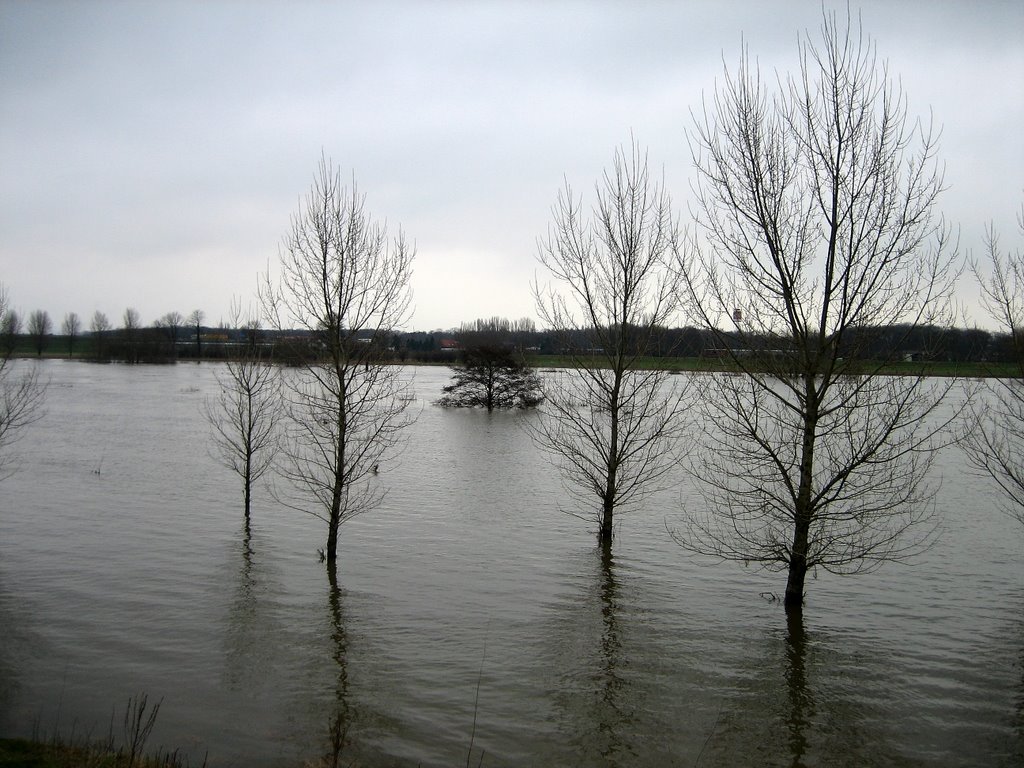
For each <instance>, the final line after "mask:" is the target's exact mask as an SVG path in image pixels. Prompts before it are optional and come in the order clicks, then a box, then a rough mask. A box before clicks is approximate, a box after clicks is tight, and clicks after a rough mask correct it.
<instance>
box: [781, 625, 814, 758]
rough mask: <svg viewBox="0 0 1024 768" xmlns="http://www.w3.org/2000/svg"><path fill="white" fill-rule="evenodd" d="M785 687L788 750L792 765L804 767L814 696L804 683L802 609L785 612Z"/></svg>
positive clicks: (805, 675)
mask: <svg viewBox="0 0 1024 768" xmlns="http://www.w3.org/2000/svg"><path fill="white" fill-rule="evenodd" d="M786 629H787V636H786V689H787V691H788V692H789V718H788V720H787V723H786V724H787V727H788V730H789V750H790V754H791V756H792V758H793V761H792V768H804V766H805V765H806V764H805V763H804V758H805V756H806V754H807V746H808V744H807V729H808V728H809V726H810V724H811V722H812V721H813V719H814V699H813V697H812V696H811V693H810V691H809V689H808V687H807V672H806V668H805V661H806V659H805V653H806V649H805V640H806V637H805V635H804V617H803V611H800V610H790V611H787V612H786Z"/></svg>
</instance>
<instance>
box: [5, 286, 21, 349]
mask: <svg viewBox="0 0 1024 768" xmlns="http://www.w3.org/2000/svg"><path fill="white" fill-rule="evenodd" d="M5 301H6V299H5ZM20 333H21V315H19V314H18V313H17V312H16V311H15V310H13V309H11V308H10V307H8V306H5V307H4V311H3V314H0V336H2V337H3V354H4V355H5V356H6V357H10V356H11V355H12V354H14V347H15V345H16V343H17V341H18V335H19V334H20Z"/></svg>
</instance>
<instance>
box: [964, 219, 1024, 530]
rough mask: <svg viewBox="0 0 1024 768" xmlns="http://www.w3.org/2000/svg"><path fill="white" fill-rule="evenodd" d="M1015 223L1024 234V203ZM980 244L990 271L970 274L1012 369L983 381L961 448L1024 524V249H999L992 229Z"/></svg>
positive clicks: (997, 237) (978, 268) (1009, 510)
mask: <svg viewBox="0 0 1024 768" xmlns="http://www.w3.org/2000/svg"><path fill="white" fill-rule="evenodd" d="M1017 226H1018V228H1019V231H1020V233H1021V234H1022V235H1024V207H1022V208H1021V210H1020V212H1019V213H1018V214H1017ZM985 246H986V251H987V253H988V257H989V261H990V262H991V273H990V274H988V275H987V276H986V275H985V273H984V272H983V270H982V268H981V266H980V265H978V264H974V265H973V272H974V275H975V278H976V279H977V281H978V284H979V285H980V286H981V299H982V304H983V306H984V308H985V310H986V311H987V312H988V314H989V317H991V318H992V320H994V321H995V322H996V323H997V324H998V326H999V328H1000V330H1002V331H1003V333H1005V334H1007V336H1008V338H1009V344H1010V349H1011V352H1012V356H1013V369H1012V372H1011V373H1010V374H1009V375H1002V376H999V377H992V378H988V379H986V380H985V381H984V384H983V388H984V389H985V390H986V391H985V392H984V397H981V398H978V399H976V400H974V401H973V402H972V407H971V412H970V413H971V418H970V427H971V429H969V431H968V432H967V435H966V438H965V440H964V448H965V449H966V451H967V456H968V458H969V460H970V462H971V464H972V465H973V466H974V467H975V468H977V469H979V470H980V471H982V472H983V473H985V474H987V475H988V476H989V477H991V478H992V479H993V480H994V481H995V482H996V484H997V485H998V486H999V489H1000V490H1001V491H1002V493H1003V495H1004V497H1005V500H1006V502H1008V503H1007V504H1006V508H1007V511H1008V512H1009V513H1010V514H1012V515H1013V516H1014V517H1016V518H1017V519H1018V520H1020V521H1021V522H1022V523H1024V251H1022V250H1021V249H1020V248H1018V249H1016V250H1014V251H1008V252H1004V251H1002V249H1000V247H999V236H998V234H997V233H996V230H995V228H994V227H989V229H988V232H987V235H986V243H985Z"/></svg>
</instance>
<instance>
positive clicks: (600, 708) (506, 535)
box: [0, 361, 1024, 766]
mask: <svg viewBox="0 0 1024 768" xmlns="http://www.w3.org/2000/svg"><path fill="white" fill-rule="evenodd" d="M43 368H44V369H45V373H46V375H48V376H49V377H50V380H51V384H50V389H49V392H48V395H47V405H46V409H47V413H46V417H45V419H44V420H42V421H40V422H38V423H37V424H35V425H34V426H33V427H32V428H31V430H30V431H29V432H28V433H27V434H26V436H25V438H24V439H23V440H22V441H21V442H20V443H19V444H18V445H17V450H18V452H19V453H20V454H21V466H20V468H19V471H18V472H17V474H15V475H14V476H13V477H11V478H9V479H7V480H4V481H3V482H2V483H0V735H7V736H11V735H29V734H31V733H32V732H33V729H34V728H37V729H41V730H43V731H46V732H52V731H53V730H59V731H61V732H62V733H65V734H68V733H70V732H71V731H72V729H74V730H75V732H76V733H82V732H88V731H90V730H91V731H92V732H94V733H98V734H99V733H102V734H105V733H106V732H107V729H108V726H109V722H110V718H111V713H112V711H114V710H116V711H117V716H118V717H120V713H121V712H122V711H123V707H124V703H125V702H126V701H127V699H128V697H129V696H131V695H132V694H135V693H138V692H140V691H145V692H147V693H148V694H149V696H150V698H151V699H153V698H162V700H163V704H162V708H161V710H160V716H159V720H158V724H157V728H156V730H155V732H154V736H153V742H152V745H153V746H156V745H157V744H162V745H164V746H165V747H172V748H173V747H179V748H182V749H183V750H185V751H186V752H187V753H188V754H189V755H190V756H192V758H193V762H195V760H196V759H199V760H201V759H202V756H203V755H204V754H205V753H207V752H208V753H209V759H210V763H211V765H214V766H249V765H253V766H271V765H298V764H301V762H302V761H303V760H307V759H312V758H315V757H317V756H319V755H321V754H323V753H324V752H325V751H326V749H327V747H328V725H329V723H330V722H331V721H332V719H335V718H336V717H337V716H338V715H341V716H342V719H343V720H344V722H346V723H348V728H349V730H348V736H349V740H350V744H349V746H348V747H347V749H348V750H349V755H350V756H351V757H352V758H354V759H357V760H358V761H359V763H360V764H361V765H370V766H373V765H401V766H405V765H409V766H414V765H423V766H453V765H460V764H466V759H467V753H468V752H469V750H470V745H471V744H472V753H473V757H472V764H473V765H477V762H478V761H479V760H480V754H481V751H483V752H484V756H483V765H485V766H499V765H503V766H536V765H563V766H676V765H678V766H694V765H700V766H731V765H750V766H761V765H786V766H791V765H808V766H811V765H849V766H864V765H879V766H890V765H892V766H904V765H908V766H916V765H950V766H969V765H970V766H973V765H978V766H988V765H997V766H998V765H1005V766H1011V765H1021V764H1024V669H1022V666H1024V527H1022V526H1020V525H1019V524H1018V523H1015V522H1014V521H1012V520H1010V519H1009V518H1007V517H1006V516H1004V515H1002V514H1000V513H999V512H998V511H996V509H995V506H994V502H993V497H992V495H991V494H990V493H989V489H988V487H987V486H986V485H985V484H984V483H983V482H982V481H980V480H978V479H976V478H973V477H972V476H970V475H968V474H967V473H966V472H965V471H964V469H963V468H962V466H961V460H960V458H959V457H958V456H957V455H956V454H955V453H951V454H949V455H948V456H945V457H943V458H942V459H940V461H939V462H938V468H939V469H940V470H941V471H942V481H943V485H942V490H941V493H940V496H939V513H940V516H941V520H942V525H943V531H942V536H941V538H940V539H939V540H938V542H937V543H936V545H935V546H934V547H933V548H932V549H931V550H930V551H929V552H928V553H926V554H925V555H923V556H921V557H920V558H918V559H917V560H916V561H915V562H914V564H913V565H909V566H908V565H890V566H887V567H884V568H882V569H881V570H880V571H878V572H876V573H873V574H869V575H865V576H858V577H846V578H837V577H832V576H829V575H827V574H824V575H821V576H820V577H819V578H818V579H816V580H814V581H811V582H810V583H809V588H808V604H807V607H806V609H805V615H804V622H803V626H789V627H788V626H787V623H786V618H785V614H784V613H783V611H782V610H781V609H780V608H779V607H778V605H777V604H774V603H771V602H769V601H767V600H765V599H764V598H763V597H762V596H761V593H766V592H781V591H782V589H783V587H784V576H782V575H780V574H774V573H768V572H764V571H759V570H756V569H744V568H742V567H739V566H735V565H732V564H715V563H708V562H703V561H698V560H695V559H694V558H692V557H689V556H687V555H685V554H684V553H683V552H682V551H681V550H680V549H679V548H678V547H677V546H676V545H675V544H674V543H673V542H672V540H671V538H670V537H669V535H668V534H667V532H666V529H667V528H671V527H672V526H673V525H674V524H677V523H678V521H680V520H681V519H682V514H683V512H682V510H681V500H682V499H684V498H686V497H687V492H686V487H685V484H683V485H681V486H680V487H679V488H676V489H674V490H672V491H669V492H666V493H663V494H661V495H658V496H656V497H654V498H651V499H650V500H649V501H648V503H647V504H646V505H645V508H644V509H642V510H637V511H635V512H632V513H630V514H629V515H627V516H623V517H622V519H621V523H620V525H619V528H618V531H617V538H616V541H615V545H614V557H613V558H611V559H605V558H603V557H602V555H601V553H600V551H599V550H598V549H597V548H596V547H595V546H594V540H593V537H592V534H591V532H590V531H589V530H588V528H587V525H586V524H585V523H583V522H582V521H580V520H578V519H576V518H574V517H571V516H569V515H567V514H565V513H564V512H562V511H560V508H561V507H562V506H564V504H565V503H567V496H566V494H565V492H564V491H563V489H562V487H561V485H560V481H559V478H558V476H557V474H556V473H555V470H554V468H553V467H552V466H551V464H550V462H549V461H548V460H547V459H546V458H545V457H544V456H543V455H541V454H539V453H538V452H537V451H535V450H534V448H533V447H532V445H531V443H530V440H529V438H528V437H527V436H526V435H525V434H524V432H523V430H522V421H523V419H529V418H531V415H530V414H519V413H514V414H494V415H491V416H488V415H487V414H484V413H479V412H459V411H446V410H441V409H439V408H437V407H435V406H433V405H431V401H432V400H433V399H434V398H436V397H437V396H438V395H439V393H440V388H441V386H442V385H443V384H444V383H445V381H446V379H447V372H446V371H445V370H444V369H429V368H419V369H415V370H413V369H409V372H410V374H412V373H415V377H416V384H415V387H416V391H417V392H418V395H419V397H418V399H417V401H416V402H415V403H414V406H415V408H416V409H417V410H418V411H419V418H418V421H417V422H416V424H415V425H414V426H413V427H412V428H411V429H410V431H409V434H408V438H409V439H408V446H407V448H406V450H405V451H404V453H403V454H402V455H401V456H400V457H399V458H398V459H397V460H396V461H395V462H394V463H393V465H390V466H388V467H386V468H382V472H381V473H380V475H378V476H377V477H376V478H375V482H379V483H381V484H383V485H384V486H385V487H386V488H387V489H388V495H387V498H386V500H385V502H384V504H383V506H382V507H381V508H380V509H378V510H376V511H374V512H372V513H370V514H366V515H363V516H361V517H358V518H356V519H355V520H353V521H351V522H350V523H348V524H346V525H345V526H344V527H343V528H342V535H341V555H340V556H341V561H340V568H339V573H338V579H337V583H336V584H333V585H332V584H331V583H330V581H329V580H328V577H327V575H326V572H325V569H324V566H323V565H322V564H320V563H319V562H318V559H317V556H316V550H317V548H318V547H320V546H322V545H323V539H324V537H325V530H324V526H323V523H321V522H320V521H319V520H316V519H315V518H313V517H309V516H304V515H301V514H298V513H295V512H291V511H287V510H284V509H281V508H279V507H278V506H277V505H276V504H275V503H274V502H273V501H272V499H271V497H270V496H269V495H268V494H267V493H266V492H265V491H263V490H261V491H260V492H259V493H258V494H257V497H256V500H255V502H254V509H253V524H252V528H251V532H250V535H249V536H246V535H245V531H244V526H243V522H242V511H241V494H240V489H239V486H238V482H237V479H236V478H235V477H234V476H233V475H232V474H230V472H228V471H227V470H225V469H223V468H221V467H220V466H219V465H218V464H217V463H216V462H215V461H213V460H212V459H211V458H210V454H209V452H208V449H207V445H208V429H207V426H206V424H205V422H204V420H203V417H202V415H201V410H200V409H201V405H202V402H203V399H204V397H205V396H207V395H208V394H210V393H211V392H213V391H214V380H213V372H214V370H215V368H216V366H214V365H208V364H204V365H202V366H197V365H186V364H182V365H178V366H173V367H159V368H147V367H124V366H93V365H87V364H81V363H68V362H58V361H53V362H48V363H44V364H43ZM385 470H386V471H385ZM97 471H98V472H97ZM474 723H475V725H474Z"/></svg>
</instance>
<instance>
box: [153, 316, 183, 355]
mask: <svg viewBox="0 0 1024 768" xmlns="http://www.w3.org/2000/svg"><path fill="white" fill-rule="evenodd" d="M184 322H185V318H184V317H182V316H181V312H168V313H167V314H166V315H161V316H160V317H159V318H157V320H156V321H155V322H154V323H153V326H154V327H156V328H160V329H162V330H163V331H164V333H165V334H167V341H168V343H169V344H170V348H171V357H176V356H177V354H178V332H179V331H180V330H181V325H182V323H184Z"/></svg>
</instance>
